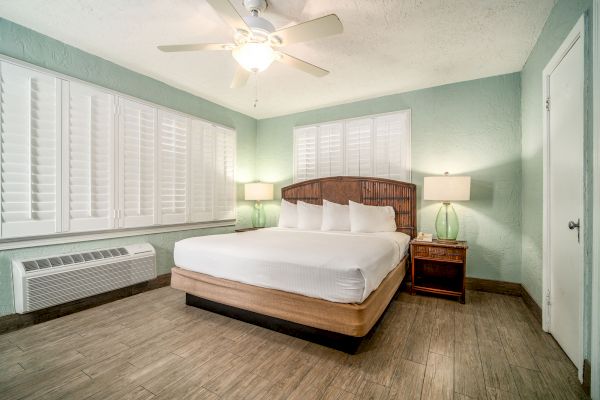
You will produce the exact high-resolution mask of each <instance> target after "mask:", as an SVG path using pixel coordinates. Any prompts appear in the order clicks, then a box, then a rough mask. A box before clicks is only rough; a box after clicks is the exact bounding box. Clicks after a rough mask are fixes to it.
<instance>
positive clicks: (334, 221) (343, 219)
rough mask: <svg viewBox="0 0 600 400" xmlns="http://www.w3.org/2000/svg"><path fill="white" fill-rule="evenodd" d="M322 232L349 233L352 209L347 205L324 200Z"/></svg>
mask: <svg viewBox="0 0 600 400" xmlns="http://www.w3.org/2000/svg"><path fill="white" fill-rule="evenodd" d="M321 230H322V231H349V230H350V208H349V207H348V206H347V205H343V204H338V203H332V202H331V201H327V200H323V223H322V224H321Z"/></svg>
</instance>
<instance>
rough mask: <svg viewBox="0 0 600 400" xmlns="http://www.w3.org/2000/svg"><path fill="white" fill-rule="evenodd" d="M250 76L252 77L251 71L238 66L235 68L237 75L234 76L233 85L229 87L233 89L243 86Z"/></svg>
mask: <svg viewBox="0 0 600 400" xmlns="http://www.w3.org/2000/svg"><path fill="white" fill-rule="evenodd" d="M248 78H250V72H248V71H246V70H245V69H244V68H242V67H240V66H238V67H237V69H236V70H235V75H234V76H233V80H232V81H231V85H229V87H230V88H232V89H237V88H241V87H242V86H244V85H246V82H248Z"/></svg>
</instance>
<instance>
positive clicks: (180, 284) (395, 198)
mask: <svg viewBox="0 0 600 400" xmlns="http://www.w3.org/2000/svg"><path fill="white" fill-rule="evenodd" d="M282 198H284V199H286V200H287V201H291V202H297V201H298V200H302V201H304V202H307V203H313V204H322V201H323V199H325V200H329V201H332V202H335V203H341V204H345V203H347V202H348V201H349V200H352V201H355V202H359V203H364V204H367V205H386V206H392V207H393V208H394V211H395V219H396V226H397V232H381V233H376V234H373V233H370V234H355V233H350V232H322V231H301V230H297V229H285V228H267V229H261V230H256V231H249V232H242V233H233V234H227V235H213V236H205V237H199V238H189V239H185V240H182V241H180V242H177V243H176V245H175V252H174V253H175V265H176V267H174V268H173V269H172V276H171V286H172V287H173V288H175V289H179V290H183V291H185V292H186V304H188V305H192V306H196V307H200V308H204V309H208V310H210V311H215V312H218V313H221V314H224V315H227V316H230V317H233V318H237V319H241V320H244V321H247V322H252V323H255V324H258V325H261V326H265V327H267V328H270V329H274V330H277V331H280V332H284V333H287V334H291V335H294V336H298V337H302V338H304V339H307V340H311V341H314V342H318V343H321V344H324V345H327V346H330V347H334V348H337V349H340V350H343V351H347V352H350V353H352V352H354V351H355V350H356V348H357V346H358V344H359V343H360V341H361V339H362V338H363V337H364V336H365V335H367V334H368V333H369V331H370V330H371V329H372V328H373V326H374V325H375V324H376V322H377V321H378V320H379V318H380V317H381V315H382V314H383V312H384V311H385V309H386V307H387V306H388V304H389V303H390V301H391V299H392V297H393V296H394V294H395V293H396V291H397V290H398V288H399V286H400V284H401V283H402V280H403V279H404V276H405V274H406V269H407V259H408V257H407V252H408V251H407V249H408V242H409V241H410V239H411V238H412V237H414V236H415V227H416V206H415V203H416V196H415V186H414V185H413V184H410V183H405V182H400V181H394V180H388V179H379V178H364V177H331V178H322V179H315V180H310V181H304V182H301V183H297V184H294V185H291V186H287V187H284V188H283V189H282Z"/></svg>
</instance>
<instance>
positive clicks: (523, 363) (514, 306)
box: [0, 288, 586, 400]
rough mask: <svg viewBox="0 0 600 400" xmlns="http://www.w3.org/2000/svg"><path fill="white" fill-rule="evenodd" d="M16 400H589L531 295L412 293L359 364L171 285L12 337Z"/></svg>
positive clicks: (3, 358)
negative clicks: (208, 306)
mask: <svg viewBox="0 0 600 400" xmlns="http://www.w3.org/2000/svg"><path fill="white" fill-rule="evenodd" d="M0 371H1V373H0V398H2V399H4V400H9V399H21V398H28V399H34V398H35V399H37V398H43V399H104V400H106V399H302V400H305V399H306V400H311V399H327V400H333V399H382V400H383V399H580V398H586V396H585V394H584V393H583V391H582V389H581V386H580V385H579V383H578V381H577V377H576V370H575V368H574V366H573V365H572V364H571V363H570V362H569V361H568V360H567V359H566V356H565V355H564V353H563V352H562V351H561V350H560V349H559V348H558V346H557V345H556V344H555V342H554V341H553V340H552V338H551V337H549V336H548V335H546V334H545V333H543V332H542V331H541V329H540V327H539V326H538V323H537V322H536V321H535V319H534V317H533V316H532V315H531V314H530V313H529V311H528V310H527V309H526V308H525V305H524V303H523V302H522V300H521V299H520V298H518V297H510V296H502V295H496V294H489V293H483V292H469V293H468V295H467V304H465V305H460V304H458V303H456V302H452V301H449V300H443V299H439V298H433V297H420V296H417V297H411V296H409V295H408V294H407V293H400V294H399V295H398V296H397V298H396V299H395V300H394V301H393V302H392V304H391V306H390V308H389V309H388V311H387V313H386V314H385V317H384V319H383V320H382V322H381V324H380V325H379V326H378V328H377V329H376V331H375V332H374V334H373V335H372V336H371V337H369V338H368V339H367V340H366V341H365V342H364V343H363V346H362V348H361V351H360V353H359V354H357V355H353V356H350V355H347V354H344V353H340V352H338V351H335V350H331V349H328V348H324V347H321V346H319V345H315V344H312V343H308V342H305V341H302V340H299V339H295V338H291V337H289V336H285V335H282V334H279V333H275V332H272V331H269V330H266V329H262V328H258V327H255V326H253V325H249V324H246V323H243V322H239V321H236V320H232V319H229V318H226V317H223V316H220V315H216V314H212V313H209V312H206V311H203V310H199V309H196V308H193V307H187V306H185V304H184V294H183V293H181V292H178V291H175V290H173V289H171V288H162V289H157V290H154V291H150V292H146V293H142V294H138V295H136V296H133V297H129V298H126V299H122V300H119V301H116V302H114V303H110V304H105V305H103V306H100V307H96V308H93V309H89V310H86V311H82V312H80V313H76V314H72V315H69V316H66V317H62V318H60V319H56V320H53V321H49V322H46V323H43V324H39V325H35V326H31V327H28V328H25V329H23V330H20V331H16V332H11V333H9V334H5V335H2V336H0Z"/></svg>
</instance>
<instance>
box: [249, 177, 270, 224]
mask: <svg viewBox="0 0 600 400" xmlns="http://www.w3.org/2000/svg"><path fill="white" fill-rule="evenodd" d="M244 194H245V199H246V200H255V201H256V203H255V204H254V212H253V213H252V226H253V227H254V228H264V227H265V222H266V217H265V209H264V207H263V205H262V203H261V200H273V184H272V183H263V182H254V183H246V185H245V186H244Z"/></svg>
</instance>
